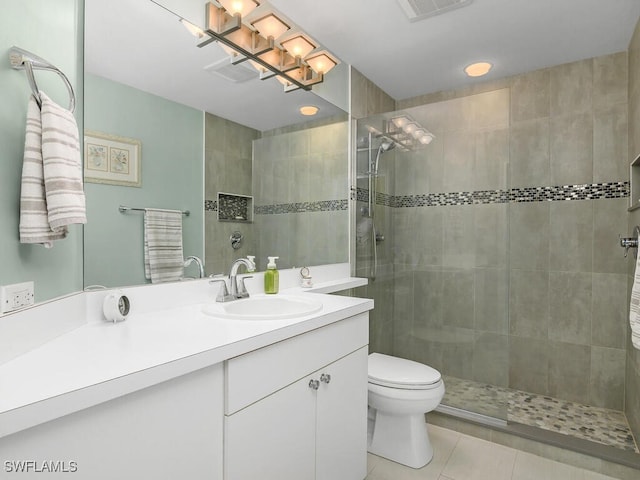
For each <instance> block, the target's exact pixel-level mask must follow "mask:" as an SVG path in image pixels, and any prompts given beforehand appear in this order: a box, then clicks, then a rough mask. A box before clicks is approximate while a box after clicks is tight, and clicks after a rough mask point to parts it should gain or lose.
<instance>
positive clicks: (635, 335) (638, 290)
mask: <svg viewBox="0 0 640 480" xmlns="http://www.w3.org/2000/svg"><path fill="white" fill-rule="evenodd" d="M629 324H630V325H631V343H633V346H634V347H635V348H637V349H638V350H640V255H638V258H637V259H636V271H635V274H634V276H633V286H632V287H631V302H630V305H629Z"/></svg>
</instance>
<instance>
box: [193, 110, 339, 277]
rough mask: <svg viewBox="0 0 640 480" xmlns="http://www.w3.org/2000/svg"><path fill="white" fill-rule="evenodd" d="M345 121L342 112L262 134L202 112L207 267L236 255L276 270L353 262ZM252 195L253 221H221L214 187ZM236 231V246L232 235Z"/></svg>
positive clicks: (222, 267)
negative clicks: (274, 262)
mask: <svg viewBox="0 0 640 480" xmlns="http://www.w3.org/2000/svg"><path fill="white" fill-rule="evenodd" d="M347 127H348V124H347V122H346V120H345V118H344V117H342V116H339V118H338V117H336V118H331V119H325V120H323V121H322V122H309V123H305V124H303V125H298V126H296V127H288V128H281V129H278V130H274V131H269V132H259V131H257V130H254V129H252V128H249V127H245V126H243V125H240V124H237V123H235V122H232V121H229V120H226V119H224V118H220V117H217V116H215V115H211V114H206V117H205V199H206V200H205V203H206V205H205V225H206V230H205V245H206V247H205V265H206V267H207V274H211V273H226V272H228V269H229V267H230V265H231V264H232V262H233V261H234V260H235V259H236V258H238V257H244V256H247V255H254V256H255V257H256V262H257V264H258V269H259V270H264V269H265V268H266V262H267V256H279V257H280V259H279V261H278V267H279V268H288V267H292V266H298V267H301V266H304V265H320V264H326V263H342V262H346V261H348V258H347V253H346V252H347V251H348V210H347V198H348V194H347V184H346V182H345V178H347V174H348V128H347ZM218 192H224V193H230V194H237V195H246V196H253V197H254V203H253V207H254V216H253V222H252V223H248V222H239V221H219V220H218V216H217V210H218V208H219V207H220V206H219V205H218V204H217V193H218ZM234 231H239V232H240V233H241V234H242V235H243V237H244V239H243V242H242V245H241V247H240V248H239V249H238V250H234V249H233V248H231V243H230V241H229V237H230V236H231V234H232V233H233V232H234Z"/></svg>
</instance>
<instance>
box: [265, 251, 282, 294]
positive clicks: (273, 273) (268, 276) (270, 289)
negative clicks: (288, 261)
mask: <svg viewBox="0 0 640 480" xmlns="http://www.w3.org/2000/svg"><path fill="white" fill-rule="evenodd" d="M267 258H268V259H269V263H267V271H266V272H264V293H278V288H279V286H280V285H279V283H280V274H279V273H278V270H277V268H276V260H277V259H278V258H280V257H267Z"/></svg>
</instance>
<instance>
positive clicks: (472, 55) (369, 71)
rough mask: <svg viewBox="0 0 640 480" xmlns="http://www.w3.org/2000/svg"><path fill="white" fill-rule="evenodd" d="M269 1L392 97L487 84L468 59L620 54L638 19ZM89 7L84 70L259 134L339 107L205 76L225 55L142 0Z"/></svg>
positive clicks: (495, 73) (505, 72) (575, 9)
mask: <svg viewBox="0 0 640 480" xmlns="http://www.w3.org/2000/svg"><path fill="white" fill-rule="evenodd" d="M158 1H159V2H160V3H162V0H158ZM189 1H192V0H189ZM205 3H206V2H205V0H202V5H204V4H205ZM270 3H271V4H272V5H273V6H275V7H276V9H277V10H279V11H280V12H281V13H284V14H285V16H286V17H288V18H289V19H290V20H292V21H293V22H295V23H296V24H297V25H299V26H300V27H301V28H302V29H303V30H304V31H306V32H307V33H309V34H310V35H311V36H312V37H313V38H314V39H315V40H317V41H319V42H320V43H321V44H322V45H323V46H324V47H326V48H327V49H328V50H330V51H331V52H332V53H333V54H334V55H336V56H337V57H338V58H340V59H341V60H342V61H343V62H346V63H349V64H351V65H353V66H354V67H355V68H357V69H358V70H359V71H360V72H362V73H363V74H364V75H365V76H367V77H368V78H369V79H370V80H372V81H373V82H374V83H376V84H377V85H378V86H379V87H381V88H382V89H383V90H385V91H386V92H387V93H388V94H389V95H391V96H392V97H393V98H395V99H397V100H400V99H405V98H410V97H414V96H417V95H422V94H425V93H431V92H435V91H439V90H449V89H452V88H459V87H462V86H464V85H467V84H469V83H471V82H473V81H476V82H477V81H484V80H472V79H468V78H466V77H465V76H464V74H463V72H462V69H463V68H464V66H466V65H467V64H469V63H472V62H474V61H480V60H484V61H490V62H492V63H493V64H494V68H493V70H492V71H491V72H490V74H489V75H488V76H487V77H484V78H485V79H497V78H502V77H506V76H510V75H514V74H518V73H522V72H526V71H531V70H535V69H538V68H543V67H547V66H552V65H558V64H562V63H567V62H571V61H575V60H580V59H584V58H589V57H595V56H599V55H605V54H609V53H614V52H619V51H623V50H626V49H627V47H628V45H629V41H630V39H631V35H632V33H633V29H634V27H635V25H636V22H637V21H638V18H639V17H640V0H474V1H473V2H472V3H471V5H469V6H467V7H463V8H460V9H457V10H453V11H450V12H447V13H444V14H442V15H438V16H435V17H431V18H427V19H424V20H420V21H417V22H413V23H412V22H409V20H408V19H407V18H406V16H405V15H404V12H403V11H402V9H401V8H400V7H399V5H398V3H397V2H396V0H270ZM85 8H86V44H85V52H86V61H85V62H86V69H87V70H88V71H89V72H92V73H95V74H98V75H101V76H105V77H107V78H111V79H114V80H117V81H120V82H122V83H125V84H129V85H132V86H135V87H137V88H140V89H142V90H146V91H149V92H152V93H155V94H157V95H161V96H163V97H166V98H169V99H172V100H175V101H177V102H180V103H184V104H186V105H189V106H192V107H194V108H199V109H202V110H205V111H208V112H211V113H214V114H217V115H219V116H222V117H224V118H228V119H231V120H234V121H237V122H239V123H242V124H245V125H249V126H251V127H253V128H257V129H259V130H267V129H270V128H275V127H278V126H283V125H288V124H291V123H297V122H299V121H301V120H302V117H301V116H300V115H299V114H298V113H297V107H298V106H300V105H302V104H305V103H312V104H315V105H318V106H320V108H321V112H322V113H323V114H325V115H332V114H335V113H336V112H337V111H338V110H337V109H335V108H332V106H331V104H329V103H328V102H325V101H323V100H322V99H320V98H319V97H317V96H315V95H313V94H310V93H308V92H301V91H297V92H294V93H289V94H284V93H283V92H282V87H281V86H280V84H279V83H278V82H276V81H275V80H267V81H260V80H257V79H256V80H251V81H249V82H247V83H243V84H230V83H229V82H227V81H225V80H219V79H218V78H216V77H214V76H212V75H211V74H209V73H206V72H204V71H203V67H204V66H206V65H209V64H211V63H213V62H215V61H216V60H219V59H221V58H223V57H224V54H223V53H222V51H221V50H220V49H219V47H218V46H217V45H215V44H212V45H210V46H208V47H206V48H203V49H199V48H197V47H196V46H195V38H193V37H190V36H189V35H188V34H186V30H184V29H183V28H182V27H181V26H180V24H179V23H178V22H177V19H176V17H175V16H173V15H171V14H170V13H168V12H167V11H165V10H163V9H161V8H160V7H158V6H157V5H154V4H153V3H152V2H151V1H149V0H86V7H85ZM202 8H203V9H204V7H202ZM330 74H331V73H329V75H330Z"/></svg>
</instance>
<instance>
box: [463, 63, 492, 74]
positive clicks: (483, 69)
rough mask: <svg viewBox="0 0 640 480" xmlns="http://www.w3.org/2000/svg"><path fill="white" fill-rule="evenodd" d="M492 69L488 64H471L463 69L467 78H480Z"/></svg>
mask: <svg viewBox="0 0 640 480" xmlns="http://www.w3.org/2000/svg"><path fill="white" fill-rule="evenodd" d="M492 67H493V65H492V64H491V63H489V62H477V63H472V64H471V65H467V66H466V67H464V73H466V74H467V76H468V77H482V76H483V75H486V74H487V73H489V70H491V68H492Z"/></svg>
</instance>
